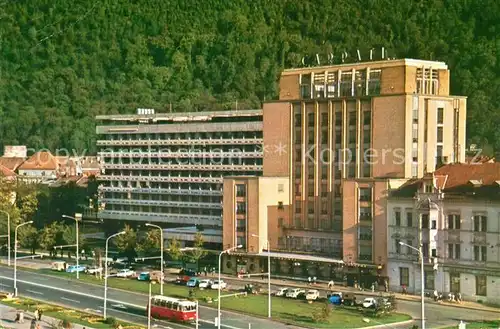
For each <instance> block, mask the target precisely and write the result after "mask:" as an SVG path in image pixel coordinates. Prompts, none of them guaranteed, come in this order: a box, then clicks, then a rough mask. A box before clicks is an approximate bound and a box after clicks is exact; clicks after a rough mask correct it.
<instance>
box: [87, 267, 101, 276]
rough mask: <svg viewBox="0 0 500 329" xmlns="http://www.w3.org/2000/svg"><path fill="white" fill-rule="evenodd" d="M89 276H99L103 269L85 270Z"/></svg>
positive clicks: (92, 268) (91, 268) (90, 268)
mask: <svg viewBox="0 0 500 329" xmlns="http://www.w3.org/2000/svg"><path fill="white" fill-rule="evenodd" d="M85 273H87V274H98V273H102V267H89V268H87V269H86V270H85Z"/></svg>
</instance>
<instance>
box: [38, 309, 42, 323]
mask: <svg viewBox="0 0 500 329" xmlns="http://www.w3.org/2000/svg"><path fill="white" fill-rule="evenodd" d="M42 313H43V311H42V309H39V310H38V321H42Z"/></svg>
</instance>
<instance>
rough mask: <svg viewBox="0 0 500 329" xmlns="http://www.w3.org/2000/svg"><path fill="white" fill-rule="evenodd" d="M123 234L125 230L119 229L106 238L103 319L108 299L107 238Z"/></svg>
mask: <svg viewBox="0 0 500 329" xmlns="http://www.w3.org/2000/svg"><path fill="white" fill-rule="evenodd" d="M122 234H125V231H121V232H118V233H115V234H113V235H110V236H109V237H108V238H107V239H106V254H105V258H104V312H103V315H104V320H106V304H107V299H108V245H109V240H110V239H111V238H113V237H115V236H118V235H122Z"/></svg>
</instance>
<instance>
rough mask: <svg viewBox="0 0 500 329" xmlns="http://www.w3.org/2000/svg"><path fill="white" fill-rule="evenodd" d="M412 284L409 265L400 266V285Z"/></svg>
mask: <svg viewBox="0 0 500 329" xmlns="http://www.w3.org/2000/svg"><path fill="white" fill-rule="evenodd" d="M409 284H410V269H409V268H408V267H400V268H399V285H401V286H403V285H404V286H408V285H409Z"/></svg>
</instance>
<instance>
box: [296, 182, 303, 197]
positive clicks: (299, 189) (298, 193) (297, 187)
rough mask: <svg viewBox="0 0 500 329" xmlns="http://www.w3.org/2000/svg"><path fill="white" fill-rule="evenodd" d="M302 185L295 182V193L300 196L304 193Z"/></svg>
mask: <svg viewBox="0 0 500 329" xmlns="http://www.w3.org/2000/svg"><path fill="white" fill-rule="evenodd" d="M301 192H302V186H301V185H300V184H295V195H296V196H300V195H301V194H302V193H301Z"/></svg>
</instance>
